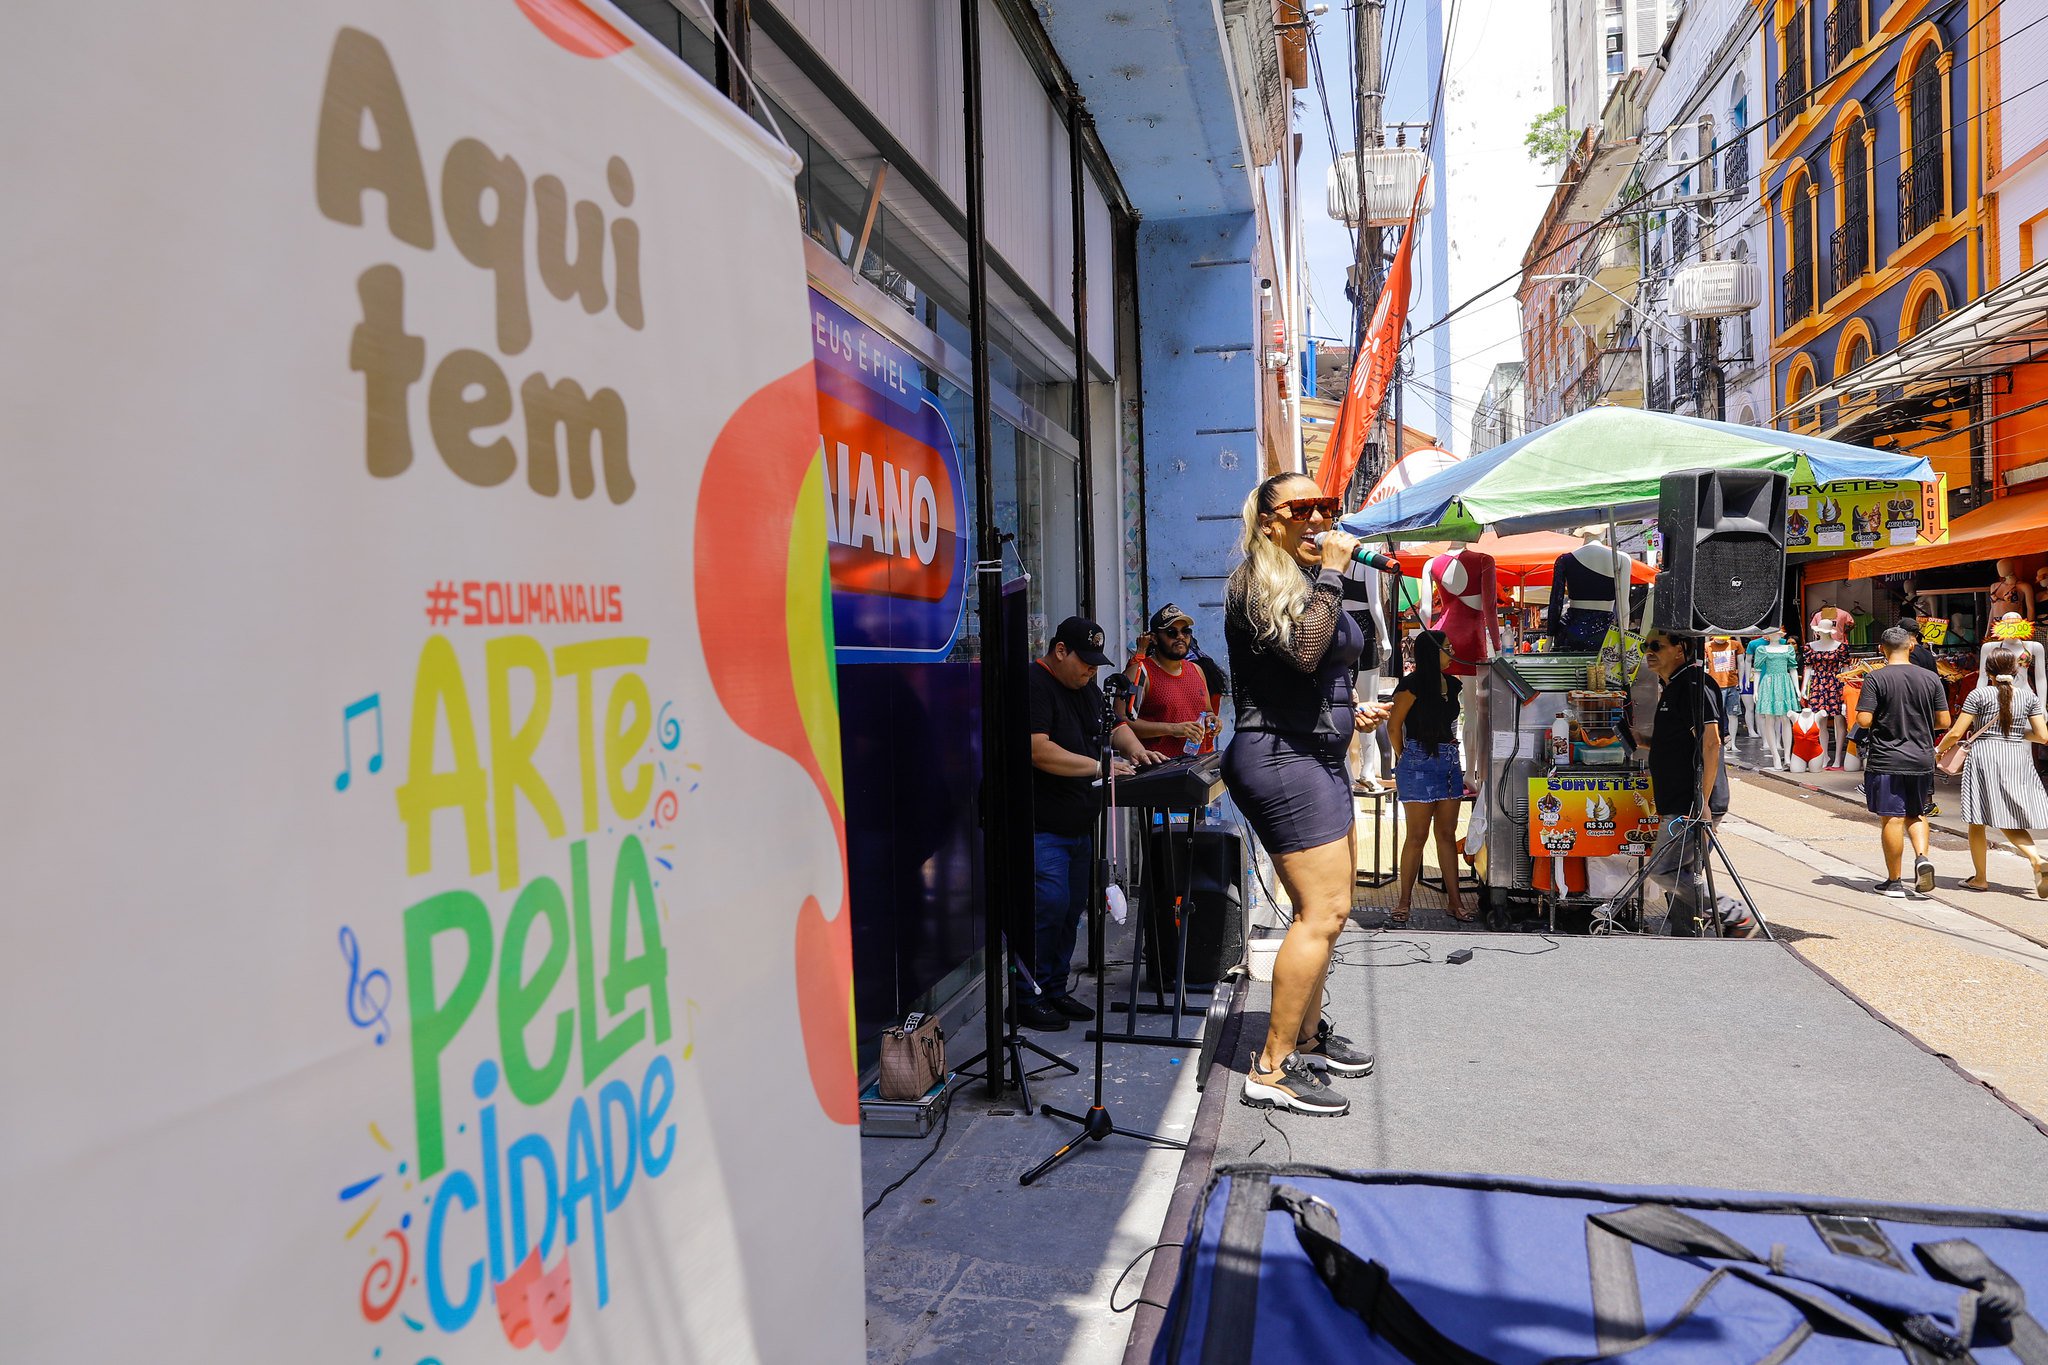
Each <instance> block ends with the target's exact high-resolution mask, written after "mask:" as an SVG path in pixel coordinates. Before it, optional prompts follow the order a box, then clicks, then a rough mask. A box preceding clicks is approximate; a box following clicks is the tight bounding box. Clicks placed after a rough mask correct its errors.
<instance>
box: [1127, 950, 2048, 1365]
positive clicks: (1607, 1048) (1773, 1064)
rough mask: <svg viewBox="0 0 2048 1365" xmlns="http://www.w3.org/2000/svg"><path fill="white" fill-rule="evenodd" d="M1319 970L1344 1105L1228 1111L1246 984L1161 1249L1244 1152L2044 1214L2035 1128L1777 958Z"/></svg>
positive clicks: (1249, 995) (2042, 1159)
mask: <svg viewBox="0 0 2048 1365" xmlns="http://www.w3.org/2000/svg"><path fill="white" fill-rule="evenodd" d="M1553 944H1554V945H1555V947H1554V948H1553V947H1552V945H1553ZM1460 946H1465V947H1471V948H1474V949H1475V950H1478V951H1475V953H1474V955H1473V958H1472V960H1471V961H1470V962H1467V963H1464V964H1462V965H1457V966H1453V965H1449V964H1447V963H1446V962H1445V961H1444V958H1445V955H1446V954H1447V953H1449V952H1450V951H1451V950H1452V949H1454V948H1457V947H1460ZM1338 958H1339V960H1338V962H1337V963H1336V964H1335V965H1333V966H1332V968H1331V970H1330V984H1329V997H1330V1005H1329V1014H1330V1017H1331V1018H1332V1019H1333V1020H1334V1021H1335V1022H1336V1023H1337V1025H1338V1029H1339V1031H1340V1032H1342V1033H1346V1034H1348V1035H1349V1036H1350V1037H1352V1038H1353V1039H1354V1040H1356V1041H1358V1042H1359V1043H1361V1044H1363V1045H1365V1046H1368V1047H1370V1048H1372V1050H1373V1051H1375V1052H1376V1053H1377V1054H1378V1068H1377V1070H1376V1071H1375V1073H1374V1074H1373V1075H1372V1076H1369V1077H1366V1078H1365V1079H1362V1080H1357V1081H1340V1082H1338V1088H1339V1089H1340V1090H1341V1091H1342V1092H1343V1093H1344V1094H1346V1095H1347V1096H1349V1097H1351V1100H1352V1111H1351V1113H1349V1114H1348V1115H1345V1116H1344V1117H1341V1118H1310V1117H1306V1116H1302V1115H1293V1114H1286V1115H1283V1114H1274V1113H1269V1112H1268V1111H1264V1110H1257V1109H1252V1108H1248V1107H1247V1106H1245V1105H1244V1104H1242V1103H1240V1102H1239V1098H1238V1096H1239V1090H1240V1087H1241V1085H1242V1081H1243V1075H1244V1069H1245V1064H1246V1060H1247V1058H1248V1056H1249V1054H1250V1051H1251V1049H1252V1048H1253V1047H1254V1046H1256V1045H1257V1042H1258V1040H1261V1039H1263V1037H1264V1034H1265V1029H1266V1009H1267V1003H1268V998H1269V994H1268V993H1269V988H1268V987H1266V986H1263V985H1259V984H1258V983H1256V982H1246V983H1245V989H1244V990H1243V992H1242V993H1241V995H1240V999H1239V1000H1238V1002H1237V1004H1236V1006H1235V1008H1234V1009H1233V1011H1232V1016H1231V1018H1230V1019H1229V1020H1227V1021H1225V1023H1224V1028H1223V1035H1222V1039H1221V1041H1220V1043H1219V1047H1218V1051H1217V1055H1216V1061H1215V1064H1214V1066H1213V1067H1212V1069H1211V1070H1210V1072H1209V1075H1208V1077H1207V1088H1206V1090H1205V1093H1204V1095H1203V1103H1202V1106H1201V1110H1200V1113H1199V1115H1198V1117H1197V1121H1196V1125H1195V1140H1194V1143H1193V1145H1192V1147H1191V1149H1190V1151H1189V1154H1188V1159H1187V1161H1186V1163H1185V1164H1184V1165H1183V1167H1182V1171H1181V1179H1180V1182H1179V1188H1178V1189H1177V1190H1176V1193H1175V1199H1174V1203H1173V1207H1172V1208H1171V1209H1170V1210H1169V1212H1168V1214H1167V1218H1166V1223H1165V1226H1164V1227H1163V1229H1162V1230H1161V1232H1160V1234H1159V1235H1160V1236H1161V1237H1162V1238H1164V1239H1167V1240H1169V1241H1178V1240H1179V1239H1180V1238H1181V1236H1182V1235H1183V1233H1184V1231H1185V1227H1186V1220H1187V1215H1188V1212H1189V1211H1190V1209H1191V1208H1192V1206H1193V1200H1194V1198H1195V1196H1196V1195H1197V1194H1198V1193H1199V1192H1200V1190H1201V1188H1202V1186H1203V1185H1204V1184H1205V1183H1206V1182H1207V1180H1208V1178H1209V1173H1210V1171H1211V1170H1212V1169H1214V1167H1216V1166H1220V1165H1225V1164H1228V1163H1230V1162H1234V1161H1243V1160H1247V1159H1251V1160H1257V1161H1270V1162H1275V1163H1278V1162H1287V1161H1294V1162H1306V1163H1313V1164H1317V1165H1326V1166H1335V1167H1340V1168H1345V1169H1378V1170H1409V1171H1447V1172H1461V1173H1463V1172H1478V1173H1485V1174H1497V1175H1525V1176H1542V1177H1549V1178H1553V1179H1567V1180H1591V1181H1600V1182H1607V1183H1627V1184H1638V1185H1712V1186H1721V1187H1726V1188H1732V1189H1743V1190H1764V1191H1779V1192H1788V1193H1797V1194H1818V1195H1833V1196H1842V1197H1850V1198H1858V1197H1860V1198H1869V1199H1882V1200H1890V1201H1905V1202H1912V1203H1932V1204H1963V1205H1979V1206H1990V1207H1997V1208H2008V1209H2038V1210H2048V1134H2044V1133H2043V1132H2042V1131H2041V1130H2040V1129H2038V1128H2036V1127H2035V1126H2034V1125H2033V1123H2032V1122H2030V1121H2029V1120H2028V1119H2027V1118H2025V1117H2023V1116H2022V1115H2021V1114H2019V1113H2018V1112H2016V1111H2015V1110H2013V1109H2012V1108H2010V1107H2008V1106H2007V1105H2006V1104H2005V1103H2003V1102H2002V1101H2001V1100H2000V1099H1999V1098H1998V1097H1997V1096H1996V1095H1994V1094H1993V1093H1992V1092H1991V1091H1989V1090H1987V1089H1985V1088H1984V1087H1982V1086H1980V1085H1978V1084H1976V1083H1975V1082H1973V1081H1970V1080H1968V1079H1966V1078H1965V1077H1963V1076H1961V1075H1959V1074H1958V1073H1957V1072H1956V1071H1954V1070H1952V1069H1951V1068H1950V1067H1949V1065H1948V1064H1947V1063H1946V1062H1944V1061H1943V1060H1942V1059H1941V1058H1939V1057H1936V1056H1934V1055H1933V1054H1931V1053H1929V1052H1926V1051H1925V1050H1923V1049H1922V1048H1920V1047H1919V1046H1918V1045H1917V1044H1915V1043H1914V1042H1913V1041H1912V1040H1911V1039H1909V1038H1907V1037H1905V1036H1903V1035H1901V1034H1900V1033H1898V1032H1897V1031H1896V1030H1894V1029H1892V1028H1891V1027H1890V1026H1888V1025H1887V1024H1885V1023H1884V1022H1883V1021H1882V1020H1881V1019H1879V1018H1877V1017H1875V1016H1873V1015H1872V1014H1871V1013H1870V1012H1868V1011H1867V1010H1866V1009H1864V1008H1863V1007H1862V1006H1861V1005H1860V1004H1858V1003H1857V1002H1856V1001H1855V1000H1854V999H1853V998H1851V997H1850V996H1848V995H1847V994H1845V993H1844V992H1843V991H1841V990H1840V989H1838V988H1837V987H1836V986H1835V985H1834V984H1833V983H1832V982H1830V981H1829V980H1828V979H1827V978H1825V977H1823V976H1821V975H1820V974H1819V973H1817V972H1815V971H1814V970H1813V969H1811V968H1810V967H1808V966H1807V965H1806V964H1805V963H1804V962H1802V961H1801V960H1800V959H1799V958H1798V957H1796V956H1795V955H1794V954H1793V953H1792V952H1790V951H1789V950H1788V949H1786V948H1785V947H1783V946H1781V945H1779V944H1776V943H1772V942H1768V941H1765V940H1749V941H1728V940H1703V939H1668V938H1666V939H1649V938H1644V939H1635V938H1601V939H1589V938H1570V937H1553V938H1548V939H1546V938H1544V937H1540V936H1537V935H1533V934H1487V933H1462V932H1461V933H1418V932H1415V931H1413V930H1407V931H1387V932H1377V933H1361V932H1357V931H1355V930H1354V931H1350V932H1347V933H1346V934H1345V935H1344V936H1343V938H1342V940H1340V944H1339V950H1338ZM1177 1265H1178V1262H1177V1253H1176V1252H1173V1251H1171V1250H1167V1251H1162V1252H1161V1253H1160V1254H1159V1256H1158V1257H1157V1258H1156V1260H1155V1264H1154V1265H1153V1267H1152V1273H1151V1275H1150V1276H1149V1277H1148V1279H1147V1281H1146V1288H1145V1298H1147V1299H1150V1300H1156V1301H1159V1302H1164V1301H1165V1299H1166V1297H1167V1295H1168V1294H1169V1293H1170V1292H1171V1289H1172V1283H1173V1277H1174V1275H1175V1273H1176V1271H1177ZM1138 1312H1139V1314H1140V1316H1139V1318H1138V1320H1137V1321H1136V1322H1135V1323H1134V1324H1133V1331H1132V1337H1131V1346H1130V1354H1128V1355H1127V1356H1126V1360H1127V1361H1130V1360H1142V1359H1145V1358H1147V1356H1148V1355H1149V1351H1150V1342H1151V1338H1152V1334H1153V1332H1154V1331H1156V1328H1157V1323H1158V1319H1159V1314H1158V1312H1157V1310H1156V1309H1152V1308H1147V1307H1142V1306H1141V1307H1140V1309H1139V1310H1138Z"/></svg>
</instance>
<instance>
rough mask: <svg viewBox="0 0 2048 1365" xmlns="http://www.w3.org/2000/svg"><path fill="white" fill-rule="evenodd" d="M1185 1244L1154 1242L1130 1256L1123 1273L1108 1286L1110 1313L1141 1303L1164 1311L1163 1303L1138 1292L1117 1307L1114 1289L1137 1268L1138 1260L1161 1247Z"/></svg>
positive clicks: (1126, 1309) (1122, 1285)
mask: <svg viewBox="0 0 2048 1365" xmlns="http://www.w3.org/2000/svg"><path fill="white" fill-rule="evenodd" d="M1186 1245H1187V1243H1186V1242H1154V1243H1153V1244H1152V1245H1151V1246H1148V1247H1146V1248H1145V1249H1144V1250H1143V1251H1141V1252H1139V1253H1138V1254H1137V1255H1135V1256H1133V1257H1131V1262H1130V1264H1129V1265H1127V1266H1125V1267H1124V1273H1123V1274H1121V1275H1119V1276H1117V1277H1116V1283H1115V1284H1113V1285H1111V1286H1110V1287H1109V1311H1110V1312H1112V1313H1128V1312H1130V1311H1131V1310H1132V1309H1133V1308H1136V1307H1137V1306H1138V1305H1139V1304H1141V1303H1142V1304H1146V1305H1148V1306H1150V1307H1153V1308H1157V1309H1158V1310H1159V1311H1160V1312H1162V1313H1163V1312H1165V1311H1166V1305H1165V1304H1163V1303H1161V1302H1159V1301H1158V1300H1157V1299H1148V1298H1146V1297H1144V1295H1143V1294H1140V1295H1139V1296H1138V1297H1137V1298H1135V1299H1132V1300H1131V1301H1130V1302H1129V1303H1127V1304H1125V1305H1124V1306H1123V1307H1121V1308H1119V1307H1117V1306H1116V1291H1117V1290H1119V1289H1122V1288H1123V1287H1124V1281H1125V1280H1126V1279H1129V1278H1130V1274H1131V1272H1132V1271H1133V1270H1136V1269H1137V1268H1138V1262H1140V1261H1142V1260H1144V1259H1145V1258H1146V1257H1147V1256H1150V1255H1151V1254H1152V1253H1153V1252H1155V1251H1158V1250H1160V1249H1161V1248H1162V1247H1185V1246H1186Z"/></svg>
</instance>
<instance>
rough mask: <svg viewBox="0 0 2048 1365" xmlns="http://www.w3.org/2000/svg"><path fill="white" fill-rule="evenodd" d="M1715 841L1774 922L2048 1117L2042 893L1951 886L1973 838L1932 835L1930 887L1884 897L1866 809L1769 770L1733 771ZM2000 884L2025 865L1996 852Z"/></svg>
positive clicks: (1880, 1003)
mask: <svg viewBox="0 0 2048 1365" xmlns="http://www.w3.org/2000/svg"><path fill="white" fill-rule="evenodd" d="M1722 834H1723V842H1724V844H1725V845H1726V847H1727V850H1728V853H1729V856H1730V858H1731V859H1733V861H1734V863H1735V866H1736V868H1737V870H1738V871H1739V872H1740V873H1741V874H1742V878H1743V880H1744V882H1745V883H1747V884H1748V886H1749V889H1750V891H1751V893H1752V894H1753V895H1755V896H1756V898H1757V901H1758V904H1759V907H1760V908H1761V909H1762V910H1763V913H1764V917H1765V919H1766V920H1767V921H1768V922H1769V923H1770V925H1771V927H1772V931H1773V932H1774V933H1775V934H1776V935H1777V936H1778V937H1779V938H1780V939H1781V940H1783V941H1784V942H1786V943H1787V944H1789V945H1790V946H1791V947H1793V948H1794V949H1796V950H1797V951H1798V952H1799V953H1800V954H1801V955H1802V956H1804V957H1806V958H1807V959H1808V960H1809V961H1810V962H1812V963H1813V964H1814V965H1815V966H1817V967H1819V968H1821V969H1822V970H1823V971H1825V972H1827V973H1828V974H1829V975H1831V976H1833V977H1834V978H1835V979H1836V980H1838V981H1839V982H1840V983H1841V984H1842V985H1843V986H1845V987H1846V988H1848V989H1849V990H1850V991H1853V992H1854V993H1855V994H1856V995H1858V996H1860V997H1861V998H1862V999H1863V1000H1865V1001H1866V1002H1867V1003H1869V1004H1870V1005H1871V1006H1872V1007H1873V1008H1875V1009H1877V1010H1878V1011H1880V1012H1881V1013H1883V1014H1884V1015H1885V1016H1886V1017H1887V1018H1889V1019H1890V1020H1891V1021H1892V1022H1893V1023H1895V1024H1897V1025H1898V1026H1899V1027H1900V1028H1902V1029H1904V1030H1905V1031H1906V1032H1908V1033H1910V1034H1911V1035H1912V1036H1913V1037H1915V1038H1917V1039H1918V1040H1919V1041H1920V1042H1921V1043H1923V1044H1925V1045H1926V1046H1927V1047H1929V1048H1930V1049H1932V1050H1933V1051H1935V1052H1938V1053H1941V1054H1943V1055H1946V1056H1948V1057H1950V1058H1952V1059H1953V1060H1954V1061H1955V1062H1956V1063H1957V1064H1958V1065H1959V1066H1961V1067H1962V1068H1964V1069H1965V1070H1966V1071H1968V1072H1969V1073H1970V1074H1971V1075H1973V1076H1976V1077H1977V1078H1978V1079H1980V1080H1983V1081H1985V1082H1987V1083H1988V1084H1991V1085H1994V1086H1996V1087H1997V1088H1998V1089H1999V1090H2000V1091H2001V1092H2003V1093H2004V1094H2005V1095H2006V1097H2007V1098H2008V1099H2010V1100H2012V1101H2013V1102H2014V1103H2016V1104H2018V1105H2020V1106H2021V1107H2022V1108H2024V1109H2025V1110H2027V1111H2028V1112H2029V1113H2030V1114H2031V1115H2032V1116H2033V1117H2034V1118H2035V1119H2036V1120H2037V1121H2041V1122H2048V1047H2044V1045H2043V1041H2042V1040H2043V1039H2048V902H2044V901H2040V900H2037V899H2034V897H2033V895H2032V891H2031V889H2029V890H2028V891H2027V892H2026V893H2025V894H2024V895H2023V894H2021V893H2019V892H2017V891H2015V890H2010V889H2008V890H1994V891H1991V892H1986V893H1981V894H1973V893H1971V892H1967V891H1961V890H1958V889H1956V883H1957V881H1958V880H1959V879H1960V878H1962V877H1963V876H1966V875H1968V873H1969V870H1970V855H1969V849H1968V846H1967V845H1966V844H1965V843H1964V842H1963V841H1962V840H1959V839H1956V838H1953V837H1950V836H1947V835H1945V834H1942V835H1937V836H1936V838H1935V840H1934V847H1933V849H1932V851H1931V856H1932V859H1933V862H1934V865H1935V869H1936V890H1935V895H1934V897H1933V898H1932V899H1929V900H1890V899H1887V898H1885V897H1882V896H1879V895H1877V894H1876V893H1875V892H1874V891H1872V890H1871V888H1872V886H1873V885H1874V884H1875V883H1876V881H1877V879H1878V878H1879V877H1880V876H1881V875H1882V867H1883V857H1882V854H1881V853H1880V851H1879V848H1878V841H1877V829H1876V825H1875V822H1874V821H1873V820H1872V819H1871V817H1870V816H1868V815H1867V814H1865V813H1863V812H1862V811H1861V810H1860V809H1855V808H1851V807H1849V806H1847V805H1845V804H1843V803H1840V802H1837V801H1835V800H1832V799H1830V798H1828V797H1824V796H1816V795H1813V794H1811V793H1807V792H1801V791H1797V790H1793V789H1790V788H1788V787H1787V786H1786V785H1785V784H1783V783H1780V782H1776V781H1773V780H1772V779H1771V777H1770V776H1769V775H1758V774H1753V773H1752V774H1746V775H1744V776H1742V778H1741V780H1740V781H1739V782H1738V783H1737V785H1736V789H1735V792H1734V799H1733V802H1732V812H1731V814H1730V816H1729V818H1728V820H1727V821H1726V822H1725V823H1724V824H1723V826H1722ZM1991 869H1992V871H1991V875H1992V880H1993V882H1994V884H1995V883H1997V882H2000V881H2004V882H2005V883H2007V885H2008V887H2010V885H2011V884H2012V883H2014V882H2016V881H2018V880H2019V879H2020V874H2021V873H2023V872H2024V871H2025V869H2026V865H2025V863H2023V862H2022V861H2021V860H2020V859H2019V857H2018V856H2017V855H2014V854H2005V855H2003V856H2002V857H1994V859H1993V861H1992V864H1991Z"/></svg>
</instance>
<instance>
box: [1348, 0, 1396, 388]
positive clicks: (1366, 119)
mask: <svg viewBox="0 0 2048 1365" xmlns="http://www.w3.org/2000/svg"><path fill="white" fill-rule="evenodd" d="M1386 10H1387V4H1386V0H1359V3H1358V33H1357V46H1356V50H1355V51H1354V52H1353V54H1352V67H1353V70H1352V77H1353V91H1354V100H1355V107H1356V109H1357V111H1358V116H1357V120H1356V123H1357V136H1356V138H1355V139H1354V146H1353V149H1352V151H1353V156H1354V157H1355V159H1354V160H1353V161H1352V163H1351V183H1352V187H1353V189H1354V191H1355V192H1356V194H1357V196H1358V261H1357V266H1358V283H1357V285H1356V286H1355V287H1354V288H1353V290H1352V294H1353V297H1354V298H1355V299H1356V304H1355V306H1354V307H1353V308H1352V311H1351V351H1352V355H1353V357H1354V360H1353V363H1354V364H1355V363H1357V362H1356V359H1355V357H1356V356H1357V353H1358V348H1359V347H1360V346H1361V345H1363V344H1364V343H1365V324H1366V320H1367V319H1368V318H1370V317H1371V316H1372V310H1373V305H1374V304H1376V303H1377V302H1379V282H1380V262H1381V259H1382V257H1383V255H1384V248H1385V243H1383V242H1382V241H1381V239H1380V230H1379V229H1378V228H1372V227H1367V226H1366V225H1365V149H1366V146H1367V143H1368V141H1369V142H1370V144H1371V145H1372V146H1374V147H1378V146H1379V135H1380V131H1381V130H1380V117H1381V111H1382V109H1383V107H1384V105H1385V102H1386V90H1385V85H1386V82H1385V80H1384V79H1383V78H1382V76H1381V73H1380V30H1381V26H1382V21H1383V20H1384V19H1385V17H1386ZM1376 415H1377V414H1371V413H1369V414H1367V416H1368V418H1371V417H1374V416H1376Z"/></svg>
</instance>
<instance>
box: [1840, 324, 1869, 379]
mask: <svg viewBox="0 0 2048 1365" xmlns="http://www.w3.org/2000/svg"><path fill="white" fill-rule="evenodd" d="M1869 363H1870V338H1869V337H1867V336H1865V335H1864V334H1863V333H1862V332H1858V333H1857V334H1856V335H1855V336H1854V337H1852V338H1850V340H1849V349H1848V351H1847V353H1846V354H1844V355H1843V357H1842V364H1841V366H1840V368H1839V370H1838V371H1837V374H1836V377H1837V378H1840V377H1841V376H1842V375H1845V374H1854V373H1856V371H1858V370H1860V369H1862V368H1863V367H1864V366H1865V365H1868V364H1869Z"/></svg>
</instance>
